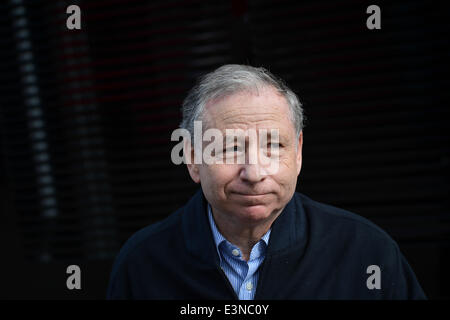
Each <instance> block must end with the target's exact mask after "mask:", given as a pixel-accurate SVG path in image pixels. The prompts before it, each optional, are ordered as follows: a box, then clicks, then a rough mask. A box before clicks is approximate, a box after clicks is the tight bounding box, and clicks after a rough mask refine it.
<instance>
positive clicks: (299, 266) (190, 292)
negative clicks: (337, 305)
mask: <svg viewBox="0 0 450 320" xmlns="http://www.w3.org/2000/svg"><path fill="white" fill-rule="evenodd" d="M370 265H377V266H379V268H380V274H379V275H380V277H381V288H380V289H377V288H373V289H369V288H368V286H367V279H368V278H369V277H371V276H372V278H371V279H369V282H370V283H373V281H372V280H373V274H372V272H373V271H371V272H370V273H367V267H368V266H370ZM107 298H108V299H237V296H236V294H235V293H234V291H233V288H232V287H231V285H230V283H229V282H228V280H227V278H226V276H225V274H224V273H223V272H222V270H221V268H220V266H219V257H218V254H217V250H216V248H215V246H214V240H213V236H212V233H211V229H210V226H209V223H208V219H207V202H206V199H205V197H204V195H203V192H202V191H201V189H200V190H199V191H198V192H197V193H196V194H195V195H194V197H192V198H191V199H190V201H189V202H188V203H187V204H186V205H185V206H184V207H182V208H181V209H179V210H178V211H176V212H175V213H173V214H172V215H170V216H169V217H168V218H166V219H164V220H163V221H161V222H158V223H156V224H153V225H150V226H148V227H146V228H144V229H142V230H140V231H138V232H137V233H135V234H134V235H133V236H132V237H131V238H130V239H129V240H128V241H127V242H126V243H125V245H124V246H123V248H122V249H121V251H120V253H119V254H118V256H117V258H116V261H115V263H114V266H113V270H112V273H111V278H110V282H109V287H108V292H107ZM256 299H425V295H424V293H423V291H422V288H421V287H420V285H419V283H418V282H417V279H416V277H415V275H414V272H413V271H412V269H411V267H410V266H409V264H408V262H407V261H406V259H405V258H404V256H403V255H402V253H401V252H400V250H399V247H398V245H397V244H396V243H395V242H394V240H392V239H391V238H390V237H389V236H388V235H387V234H386V233H385V232H384V231H383V230H381V229H380V228H378V227H377V226H376V225H374V224H373V223H371V222H370V221H368V220H366V219H365V218H363V217H360V216H358V215H356V214H353V213H350V212H348V211H345V210H342V209H338V208H336V207H332V206H329V205H325V204H321V203H318V202H316V201H313V200H311V199H310V198H308V197H306V196H305V195H303V194H300V193H295V194H294V196H293V198H292V199H291V201H290V202H289V203H288V204H287V205H286V207H285V209H284V210H283V212H282V213H281V214H280V216H279V217H278V218H277V219H276V220H275V222H274V223H273V225H272V232H271V236H270V241H269V245H268V247H267V252H266V258H265V260H264V262H263V264H262V265H261V269H260V276H259V280H258V285H257V288H256V293H255V300H256Z"/></svg>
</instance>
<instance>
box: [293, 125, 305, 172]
mask: <svg viewBox="0 0 450 320" xmlns="http://www.w3.org/2000/svg"><path fill="white" fill-rule="evenodd" d="M302 149H303V131H300V135H299V137H298V147H297V154H296V159H295V160H296V162H297V176H298V175H299V174H300V170H301V169H302Z"/></svg>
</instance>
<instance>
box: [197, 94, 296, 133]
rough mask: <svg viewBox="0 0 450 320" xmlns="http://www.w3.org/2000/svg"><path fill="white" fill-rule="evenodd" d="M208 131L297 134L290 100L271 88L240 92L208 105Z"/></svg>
mask: <svg viewBox="0 0 450 320" xmlns="http://www.w3.org/2000/svg"><path fill="white" fill-rule="evenodd" d="M204 120H205V127H206V128H217V129H219V130H222V131H224V130H226V129H244V130H245V129H250V128H252V129H278V130H279V132H280V136H281V135H290V134H292V133H293V132H292V131H295V128H294V125H293V123H292V121H291V117H290V109H289V106H288V104H287V101H286V99H285V98H284V97H283V96H282V95H280V94H279V93H277V91H276V90H275V89H273V88H271V87H264V88H260V89H259V90H258V91H252V92H248V91H245V92H239V93H236V94H233V95H231V96H227V97H223V98H221V99H216V100H212V101H210V102H208V103H207V104H206V108H205V112H204Z"/></svg>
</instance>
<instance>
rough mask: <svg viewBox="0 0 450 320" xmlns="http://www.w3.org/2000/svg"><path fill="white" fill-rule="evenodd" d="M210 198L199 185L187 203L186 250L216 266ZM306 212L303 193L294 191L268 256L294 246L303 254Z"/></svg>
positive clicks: (274, 231)
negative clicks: (209, 214)
mask: <svg viewBox="0 0 450 320" xmlns="http://www.w3.org/2000/svg"><path fill="white" fill-rule="evenodd" d="M207 208H208V202H207V200H206V198H205V196H204V194H203V191H202V189H201V188H200V189H199V190H198V191H197V192H196V193H195V195H194V196H193V197H192V198H191V199H190V200H189V201H188V203H187V204H186V205H185V206H184V210H183V212H182V228H183V237H184V241H185V243H186V247H187V250H188V251H189V252H190V253H191V254H192V255H194V256H196V257H197V258H198V259H200V260H202V261H203V262H204V263H205V264H207V265H208V264H209V265H211V266H214V267H217V266H219V263H220V260H219V256H218V254H217V250H216V248H215V244H214V238H213V235H212V231H211V228H210V226H209V222H208V212H207ZM307 236H308V235H307V223H306V214H305V212H304V209H303V206H302V204H301V202H300V197H299V196H298V194H297V193H294V196H293V197H292V199H291V200H290V201H289V202H288V203H287V205H286V207H285V208H284V209H283V211H282V212H281V214H280V215H279V216H278V218H277V219H276V220H275V221H274V223H273V224H272V231H271V235H270V240H269V245H268V247H267V251H266V258H268V257H272V256H278V255H284V254H289V253H290V252H291V250H290V249H295V250H296V252H297V254H302V253H303V250H304V248H305V245H306V239H307Z"/></svg>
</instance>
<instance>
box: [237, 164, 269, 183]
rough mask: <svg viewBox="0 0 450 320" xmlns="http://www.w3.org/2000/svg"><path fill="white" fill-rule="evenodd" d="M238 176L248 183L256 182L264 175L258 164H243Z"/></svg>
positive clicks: (262, 178)
mask: <svg viewBox="0 0 450 320" xmlns="http://www.w3.org/2000/svg"><path fill="white" fill-rule="evenodd" d="M239 176H240V178H241V179H242V180H244V181H246V182H249V183H256V182H260V181H262V180H264V175H263V174H262V172H261V168H260V166H259V165H258V164H245V165H243V166H242V168H241V171H240V174H239Z"/></svg>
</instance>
